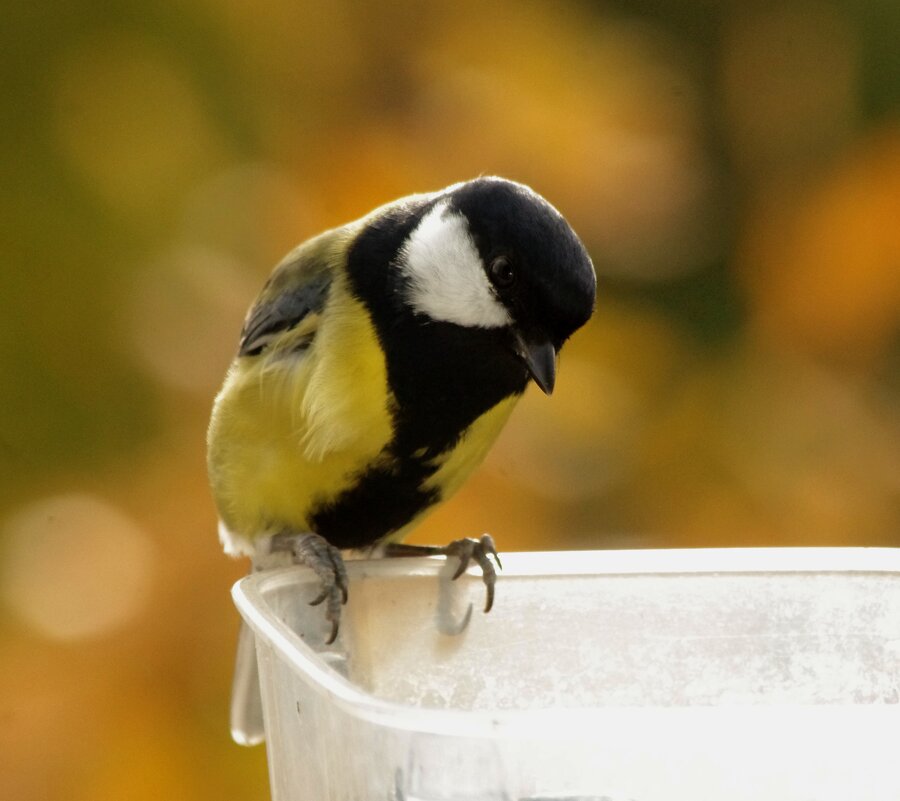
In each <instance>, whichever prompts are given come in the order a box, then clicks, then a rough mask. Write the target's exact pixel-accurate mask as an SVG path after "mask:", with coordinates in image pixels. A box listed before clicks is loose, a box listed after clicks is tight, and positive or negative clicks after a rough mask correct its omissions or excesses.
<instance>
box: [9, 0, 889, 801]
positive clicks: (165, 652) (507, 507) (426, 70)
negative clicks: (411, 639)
mask: <svg viewBox="0 0 900 801" xmlns="http://www.w3.org/2000/svg"><path fill="white" fill-rule="evenodd" d="M898 35H900V4H897V3H896V2H895V0H846V2H820V0H808V1H807V0H787V2H782V3H777V4H773V3H769V2H755V1H754V0H745V1H744V2H740V3H712V2H701V1H700V0H694V2H691V1H690V0H667V1H664V0H633V2H624V1H623V2H615V1H614V0H610V1H608V2H588V1H587V0H584V1H583V2H575V1H574V0H571V1H570V2H562V1H560V2H535V1H533V0H490V1H486V0H479V1H478V2H474V0H457V2H454V3H452V4H440V3H420V2H395V3H390V4H379V3H374V2H359V1H356V2H354V1H353V0H330V2H328V3H322V2H308V1H306V0H260V2H256V3H243V2H238V1H237V0H217V1H216V2H212V1H211V0H184V2H179V3H175V2H167V1H166V0H163V2H159V3H152V4H148V3H144V2H136V0H103V2H99V0H72V1H71V2H67V3H61V2H56V3H53V2H51V3H47V4H29V3H16V4H11V5H9V6H8V7H7V8H6V9H5V11H4V25H3V26H2V28H0V75H2V87H3V92H2V95H3V98H4V100H3V105H4V107H5V109H4V114H3V120H4V122H3V125H2V126H0V164H2V181H0V226H2V238H0V248H2V253H0V256H2V258H0V610H2V619H0V675H2V679H3V680H2V684H0V723H2V725H0V749H2V754H3V760H2V761H3V765H4V767H3V768H2V770H0V797H3V798H8V799H17V801H31V799H67V801H80V800H81V799H85V801H87V799H90V800H91V801H104V800H105V799H119V798H129V799H133V800H140V799H145V798H146V799H160V798H166V799H213V798H216V799H221V798H228V799H236V800H237V801H241V800H242V799H265V798H267V793H268V788H267V780H266V775H265V754H264V750H263V749H254V750H246V749H241V748H238V747H237V746H235V745H233V744H232V743H231V742H230V740H229V736H228V730H227V723H226V708H227V699H228V688H229V683H230V675H231V664H232V655H233V646H234V639H235V636H236V632H237V614H236V612H235V611H234V609H233V608H232V606H231V602H230V599H229V595H228V591H229V588H230V585H231V584H232V582H233V581H235V580H236V579H237V578H239V577H240V576H241V575H242V574H243V573H244V572H245V570H246V565H245V564H244V563H241V562H234V561H231V560H229V559H227V558H226V557H224V556H223V555H222V553H221V551H220V549H219V546H218V543H217V541H216V532H215V522H216V519H215V513H214V509H213V506H212V502H211V500H210V496H209V493H208V490H207V485H206V476H205V467H204V437H205V427H206V422H207V418H208V413H209V408H210V404H211V401H212V398H213V396H214V394H215V392H216V390H217V388H218V384H219V382H220V381H221V379H222V376H223V374H224V371H225V368H226V366H227V364H228V362H229V360H230V358H231V356H232V354H233V352H234V349H235V346H236V342H237V334H238V331H239V329H240V325H241V321H242V317H243V314H244V311H245V310H246V308H247V306H248V305H249V303H250V302H251V300H252V299H253V297H254V295H255V293H256V292H257V290H258V288H259V287H260V285H261V283H262V281H263V280H264V278H265V276H266V275H267V273H268V271H269V270H270V268H271V267H272V265H273V264H274V263H275V262H276V261H278V259H279V258H280V257H281V256H282V255H283V254H284V253H285V252H286V251H287V250H289V249H290V248H291V247H292V246H293V245H294V244H296V243H297V242H299V241H301V240H303V239H304V238H306V237H308V236H310V235H312V234H314V233H317V232H318V231H320V230H322V229H324V228H326V227H328V226H332V225H335V224H339V223H342V222H345V221H347V220H350V219H353V218H355V217H356V216H359V215H361V214H362V213H364V212H366V211H368V210H369V209H371V208H373V207H374V206H375V205H377V204H380V203H382V202H385V201H388V200H391V199H393V198H395V197H397V196H400V195H404V194H408V193H410V192H413V191H418V190H430V189H436V188H439V187H442V186H444V185H446V184H449V183H452V182H455V181H458V180H461V179H464V178H468V177H472V176H474V175H477V174H479V173H488V174H490V173H497V174H501V175H504V176H507V177H510V178H513V179H517V180H519V181H524V182H526V183H528V184H531V185H532V186H533V187H534V188H535V189H536V190H537V191H539V192H540V193H542V194H544V195H545V196H546V197H547V198H548V199H549V200H550V201H551V202H553V203H554V204H555V205H556V206H557V207H558V208H559V209H560V210H561V211H562V212H563V213H564V214H565V215H566V216H567V217H568V219H569V220H570V221H571V223H572V224H573V226H574V227H575V229H576V230H577V231H578V232H579V234H580V235H581V237H582V238H583V239H584V241H585V243H586V244H587V246H588V249H589V250H590V252H591V254H592V256H593V258H594V262H595V264H596V267H597V270H598V274H599V302H598V309H597V314H596V316H595V318H594V320H593V321H592V322H591V323H590V324H589V326H588V327H587V328H586V329H585V330H584V331H582V332H580V333H579V334H578V335H577V336H576V337H575V339H574V340H573V341H572V342H571V344H570V345H569V346H568V347H567V348H566V350H565V352H564V354H563V358H562V364H561V372H560V380H559V383H558V388H557V392H556V394H554V396H553V398H552V399H547V398H545V397H543V396H542V395H540V393H535V392H530V393H529V394H528V396H527V397H526V400H525V401H524V402H523V403H522V404H521V406H520V408H519V410H518V411H517V413H516V414H515V415H514V417H513V421H512V423H511V424H510V426H509V428H508V429H507V431H506V432H505V433H504V434H503V436H502V438H501V440H500V442H499V443H498V445H497V447H496V448H495V449H494V450H493V452H492V453H491V455H490V457H489V459H488V461H487V463H486V465H485V466H484V468H483V469H482V470H481V471H480V472H479V473H478V474H477V475H476V477H475V478H474V479H473V480H472V481H471V482H470V483H469V484H468V486H466V488H465V489H464V490H463V491H462V492H461V493H460V495H459V496H458V497H457V498H456V499H454V500H453V501H452V502H450V503H449V504H447V505H446V506H445V507H444V508H443V509H441V510H440V511H439V512H437V513H435V514H434V516H433V517H432V518H431V519H429V520H428V521H427V523H426V524H425V525H424V526H423V527H422V528H421V530H420V531H419V532H418V533H417V535H416V540H417V541H420V542H440V543H443V542H446V541H448V540H450V539H452V538H455V537H459V536H464V535H478V534H480V533H481V532H482V531H486V530H487V531H491V532H492V533H493V534H494V536H495V537H496V539H497V541H498V543H499V544H500V547H501V550H518V549H556V548H644V547H670V546H674V547H688V546H751V545H894V546H900V525H898V524H900V414H898V409H900V403H898V400H900V116H898V113H897V112H898V100H900V49H898V47H897V41H898ZM498 602H499V603H502V588H501V592H500V593H499V596H498Z"/></svg>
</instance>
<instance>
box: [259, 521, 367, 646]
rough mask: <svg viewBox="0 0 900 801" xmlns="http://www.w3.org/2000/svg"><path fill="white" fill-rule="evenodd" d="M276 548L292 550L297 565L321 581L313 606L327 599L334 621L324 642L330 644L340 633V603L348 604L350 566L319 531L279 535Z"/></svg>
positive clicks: (327, 611)
mask: <svg viewBox="0 0 900 801" xmlns="http://www.w3.org/2000/svg"><path fill="white" fill-rule="evenodd" d="M272 547H273V549H275V550H287V551H290V553H291V556H292V558H293V560H294V563H295V564H298V565H304V566H305V567H308V568H310V569H311V570H312V571H313V572H314V573H315V574H316V576H317V577H318V578H319V581H320V582H321V584H322V591H321V592H320V593H319V594H318V595H317V596H316V597H315V598H313V599H312V600H311V601H310V602H309V604H310V606H318V605H319V604H321V603H323V602H326V601H327V603H326V605H325V619H326V620H327V621H328V622H329V623H331V633H330V635H329V637H328V639H327V640H326V641H325V644H326V645H331V643H333V642H334V641H335V640H336V639H337V634H338V627H339V626H340V622H341V606H343V605H344V604H345V603H347V586H348V584H349V581H348V578H347V569H346V567H345V566H344V559H343V557H342V556H341V552H340V551H339V550H338V549H337V548H335V547H334V546H333V545H331V544H330V543H328V542H327V541H326V540H325V539H323V538H322V537H320V536H319V535H318V534H311V533H307V534H279V535H277V536H276V537H273V538H272Z"/></svg>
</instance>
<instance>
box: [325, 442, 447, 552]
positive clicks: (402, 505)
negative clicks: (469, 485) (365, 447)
mask: <svg viewBox="0 0 900 801" xmlns="http://www.w3.org/2000/svg"><path fill="white" fill-rule="evenodd" d="M434 472H435V468H434V467H431V466H428V465H426V464H424V463H423V462H422V461H419V460H415V459H405V460H398V459H396V458H395V459H391V460H390V461H388V462H386V463H382V464H379V465H378V466H376V467H371V468H369V469H368V470H366V471H365V472H364V473H362V474H360V476H359V477H358V480H357V481H356V483H355V484H354V485H353V486H352V487H351V488H350V489H349V490H346V491H345V492H343V493H342V494H341V495H339V496H338V497H337V498H336V499H335V500H334V501H332V502H331V503H327V504H324V505H322V506H320V507H319V508H318V509H317V510H315V511H314V512H313V514H312V515H311V523H312V528H313V530H314V531H315V532H317V533H318V534H320V535H321V536H323V537H324V538H325V539H326V540H328V542H330V543H331V544H332V545H335V546H336V547H338V548H364V547H366V546H368V545H374V544H375V543H376V542H378V541H379V540H381V539H383V538H384V537H386V536H387V535H388V534H390V533H391V532H392V531H396V530H398V529H400V528H403V526H405V525H406V524H407V523H408V522H409V521H410V520H412V519H413V518H414V517H416V515H418V514H419V513H420V512H423V511H424V510H425V509H427V508H428V507H429V506H431V505H432V504H435V503H437V502H438V501H439V500H440V493H439V492H438V491H437V490H435V489H428V490H426V489H423V488H422V484H423V482H424V481H425V480H426V479H427V478H428V477H429V476H431V475H433V474H434Z"/></svg>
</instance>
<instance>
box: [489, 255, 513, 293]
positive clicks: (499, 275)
mask: <svg viewBox="0 0 900 801" xmlns="http://www.w3.org/2000/svg"><path fill="white" fill-rule="evenodd" d="M490 274H491V281H492V282H493V284H494V286H496V287H498V288H499V289H505V288H506V287H508V286H512V284H513V283H514V282H515V280H516V271H515V268H514V267H513V264H512V262H511V261H510V260H509V257H508V256H497V257H496V258H495V259H494V260H493V261H492V262H491V266H490Z"/></svg>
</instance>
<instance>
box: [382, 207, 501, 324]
mask: <svg viewBox="0 0 900 801" xmlns="http://www.w3.org/2000/svg"><path fill="white" fill-rule="evenodd" d="M398 266H399V267H400V269H401V270H402V271H403V273H404V275H405V276H406V277H407V279H408V280H409V290H408V296H407V300H408V302H409V304H410V306H412V308H413V309H415V310H416V311H417V312H420V313H421V314H425V315H427V316H428V317H430V318H431V319H432V320H440V321H442V322H447V323H455V324H456V325H462V326H466V327H467V328H500V327H502V326H506V325H509V324H510V322H511V318H510V316H509V312H507V310H506V309H505V308H504V307H503V304H501V303H500V301H498V300H497V298H496V297H495V296H494V293H493V292H492V291H491V284H490V281H488V277H487V275H485V272H484V267H483V266H482V263H481V257H480V256H479V255H478V250H477V249H476V247H475V243H474V242H473V241H472V237H471V235H470V234H469V228H468V225H467V223H466V218H465V217H463V215H461V214H456V213H454V212H452V211H450V210H449V209H448V208H447V203H446V201H445V202H443V203H438V204H437V205H436V206H435V207H434V208H433V209H432V210H431V211H430V212H429V213H428V214H427V215H426V216H425V217H423V218H422V221H421V222H420V223H419V225H418V227H417V228H416V229H415V230H414V231H413V232H412V234H411V235H410V237H409V240H408V241H407V243H406V244H405V245H404V247H403V250H402V251H401V252H400V258H399V260H398Z"/></svg>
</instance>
